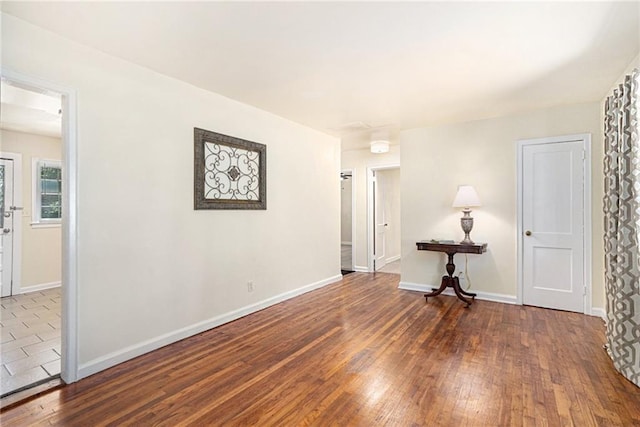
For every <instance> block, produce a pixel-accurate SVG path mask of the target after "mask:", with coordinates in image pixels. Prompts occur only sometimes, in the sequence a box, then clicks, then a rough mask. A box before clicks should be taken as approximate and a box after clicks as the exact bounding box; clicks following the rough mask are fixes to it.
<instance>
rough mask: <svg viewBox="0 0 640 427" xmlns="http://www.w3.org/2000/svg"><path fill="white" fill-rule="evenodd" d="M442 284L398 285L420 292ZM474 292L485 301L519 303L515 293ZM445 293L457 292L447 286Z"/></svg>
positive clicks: (453, 293)
mask: <svg viewBox="0 0 640 427" xmlns="http://www.w3.org/2000/svg"><path fill="white" fill-rule="evenodd" d="M439 287H440V286H432V285H426V284H424V283H411V282H400V284H399V285H398V289H404V290H406V291H418V292H431V290H432V289H434V288H436V289H437V288H439ZM472 291H473V293H475V294H477V296H476V299H479V300H485V301H494V302H501V303H504V304H517V303H518V301H517V298H516V297H515V296H514V295H504V294H494V293H492V292H483V291H476V290H475V289H472ZM442 294H443V295H452V296H455V292H454V291H453V289H450V288H447V289H445V290H444V292H442Z"/></svg>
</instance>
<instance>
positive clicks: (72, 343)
mask: <svg viewBox="0 0 640 427" xmlns="http://www.w3.org/2000/svg"><path fill="white" fill-rule="evenodd" d="M1 73H2V78H3V79H8V80H10V81H11V82H13V83H17V84H20V85H24V86H26V87H30V88H34V89H40V90H47V91H51V92H55V93H58V94H60V95H62V165H63V179H62V185H63V187H62V188H63V194H62V209H63V212H64V215H63V218H62V311H61V315H62V345H61V347H62V366H61V374H60V376H61V378H62V380H63V381H64V382H65V383H67V384H69V383H73V382H75V381H77V380H78V296H77V294H78V210H77V206H78V141H77V93H76V90H75V89H73V88H70V87H67V86H62V85H59V84H56V83H52V82H49V81H46V80H43V79H40V78H38V77H34V76H28V75H25V74H22V73H18V72H15V71H13V70H9V69H6V68H2V69H1Z"/></svg>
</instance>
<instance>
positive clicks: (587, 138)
mask: <svg viewBox="0 0 640 427" xmlns="http://www.w3.org/2000/svg"><path fill="white" fill-rule="evenodd" d="M570 141H582V146H583V150H584V160H583V176H584V187H583V188H584V194H583V200H584V231H583V233H584V248H583V254H584V263H583V265H584V281H585V287H586V290H585V296H584V314H588V315H592V314H593V307H592V306H591V305H592V295H591V294H592V285H591V280H592V277H591V267H592V259H591V238H592V235H591V134H589V133H582V134H576V135H564V136H553V137H547V138H534V139H521V140H519V141H517V150H516V155H517V186H516V203H517V235H518V239H517V240H518V260H517V261H518V266H517V268H518V274H517V280H518V290H517V292H518V294H517V304H519V305H522V302H523V301H522V294H523V286H524V277H523V256H522V250H523V247H524V241H523V238H522V236H523V233H524V230H523V228H522V215H523V206H522V204H523V200H522V191H523V183H522V172H523V158H522V152H523V148H524V147H525V146H527V145H539V144H553V143H558V142H570Z"/></svg>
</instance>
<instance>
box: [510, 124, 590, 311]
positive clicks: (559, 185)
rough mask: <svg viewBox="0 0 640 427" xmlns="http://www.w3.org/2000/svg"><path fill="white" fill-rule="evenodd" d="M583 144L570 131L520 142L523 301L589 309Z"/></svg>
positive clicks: (538, 304) (580, 309)
mask: <svg viewBox="0 0 640 427" xmlns="http://www.w3.org/2000/svg"><path fill="white" fill-rule="evenodd" d="M550 141H552V142H550ZM584 147H585V141H584V140H583V139H576V138H573V139H572V138H570V137H568V138H566V140H558V139H557V138H556V139H542V140H529V141H523V142H521V145H520V149H521V153H520V154H521V156H522V157H521V159H522V163H521V171H520V173H521V177H520V178H521V185H522V187H521V191H522V194H521V201H522V206H521V215H522V218H521V221H522V222H521V224H522V233H523V235H522V237H521V238H522V245H521V250H522V302H523V304H527V305H534V306H539V307H546V308H554V309H560V310H568V311H576V312H579V313H584V311H585V310H584V309H585V302H584V301H585V291H586V286H585V285H586V283H585V273H584V271H585V268H584V262H585V257H584V242H585V236H584V226H585V224H584V209H585V196H584V194H585V193H584V185H585V170H584V162H585V160H584V152H585V151H584Z"/></svg>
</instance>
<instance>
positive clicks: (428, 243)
mask: <svg viewBox="0 0 640 427" xmlns="http://www.w3.org/2000/svg"><path fill="white" fill-rule="evenodd" d="M416 246H417V247H418V250H419V251H434V252H446V253H462V254H481V253H484V252H486V251H487V243H474V244H472V245H465V244H461V243H453V242H447V241H437V240H421V241H419V242H416Z"/></svg>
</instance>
